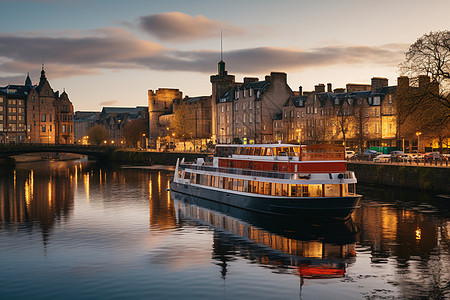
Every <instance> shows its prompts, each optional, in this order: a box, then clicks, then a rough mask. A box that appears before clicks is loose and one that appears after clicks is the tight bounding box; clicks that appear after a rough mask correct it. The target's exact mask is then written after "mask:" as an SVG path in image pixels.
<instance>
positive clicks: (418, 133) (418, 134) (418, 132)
mask: <svg viewBox="0 0 450 300" xmlns="http://www.w3.org/2000/svg"><path fill="white" fill-rule="evenodd" d="M421 134H422V132H420V131H417V132H416V135H417V153H419V139H420V135H421Z"/></svg>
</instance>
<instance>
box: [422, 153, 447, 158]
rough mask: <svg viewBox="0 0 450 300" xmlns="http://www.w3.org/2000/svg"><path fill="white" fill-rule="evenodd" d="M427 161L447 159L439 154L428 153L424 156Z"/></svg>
mask: <svg viewBox="0 0 450 300" xmlns="http://www.w3.org/2000/svg"><path fill="white" fill-rule="evenodd" d="M423 159H425V160H446V157H445V156H443V155H442V154H440V153H439V152H428V153H425V155H424V156H423Z"/></svg>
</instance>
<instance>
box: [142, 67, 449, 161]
mask: <svg viewBox="0 0 450 300" xmlns="http://www.w3.org/2000/svg"><path fill="white" fill-rule="evenodd" d="M210 82H211V87H212V91H211V96H202V97H195V98H192V97H184V98H183V95H182V92H181V91H179V90H178V89H158V90H156V91H152V90H150V91H149V93H148V100H149V138H150V139H149V145H150V146H151V147H158V146H159V145H160V143H159V141H160V140H161V138H164V137H166V138H167V140H170V139H171V138H175V140H176V139H177V138H178V139H181V140H186V139H188V140H189V139H194V140H195V139H200V140H203V141H205V142H207V141H210V142H211V143H228V144H230V143H274V142H279V141H281V142H294V143H300V142H301V143H303V144H313V143H337V144H344V145H346V146H348V147H351V148H360V149H362V148H368V147H372V146H377V147H397V148H400V149H404V150H405V151H408V152H412V151H417V150H420V151H424V150H426V149H427V150H428V149H429V148H433V146H434V147H436V145H434V144H433V138H434V136H433V135H432V134H429V135H427V133H422V132H417V131H418V130H419V127H417V128H416V129H415V128H409V129H408V130H401V128H400V127H401V126H400V125H401V124H400V122H399V121H398V115H399V114H398V111H397V109H398V105H397V101H398V98H399V97H400V96H401V95H400V94H404V95H406V94H408V95H409V96H411V93H410V91H411V90H416V89H419V90H420V89H422V90H428V91H429V90H430V87H431V89H432V90H434V91H435V92H438V91H439V86H437V85H435V84H433V83H431V82H430V78H429V77H427V76H420V77H419V80H418V85H417V86H412V85H410V82H409V79H408V77H399V78H398V85H397V86H390V85H389V82H388V79H386V78H380V77H374V78H372V79H371V82H370V84H354V83H349V84H347V85H346V87H345V88H335V89H333V87H332V84H331V83H328V84H327V85H326V86H325V84H318V85H316V86H315V87H314V90H313V91H303V88H302V87H301V86H300V87H299V88H298V90H296V91H294V90H292V89H291V88H290V87H289V85H288V83H287V74H286V73H281V72H272V73H271V74H270V75H268V76H265V78H264V80H259V79H258V78H253V77H246V78H244V79H243V82H236V80H235V76H234V75H230V74H228V72H227V71H226V70H225V63H224V62H223V61H220V62H219V64H218V73H217V74H216V75H212V76H211V77H210ZM412 101H414V99H413V100H412ZM180 109H181V110H184V111H186V112H188V113H187V115H186V116H185V118H184V121H185V122H186V124H188V123H193V124H195V130H194V129H193V128H192V126H188V125H186V127H189V128H190V133H189V134H186V133H183V134H180V133H178V132H177V129H176V126H172V124H171V123H173V122H175V123H176V121H177V119H179V118H180V114H178V116H177V111H178V110H180ZM412 127H414V124H413V126H412ZM174 131H175V132H174ZM178 131H179V130H178ZM418 134H420V135H421V139H420V141H419V138H418ZM447 139H448V137H447ZM447 147H448V146H447Z"/></svg>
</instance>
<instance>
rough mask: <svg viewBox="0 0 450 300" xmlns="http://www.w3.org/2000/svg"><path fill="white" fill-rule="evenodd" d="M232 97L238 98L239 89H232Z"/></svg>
mask: <svg viewBox="0 0 450 300" xmlns="http://www.w3.org/2000/svg"><path fill="white" fill-rule="evenodd" d="M234 98H235V99H239V90H235V91H234Z"/></svg>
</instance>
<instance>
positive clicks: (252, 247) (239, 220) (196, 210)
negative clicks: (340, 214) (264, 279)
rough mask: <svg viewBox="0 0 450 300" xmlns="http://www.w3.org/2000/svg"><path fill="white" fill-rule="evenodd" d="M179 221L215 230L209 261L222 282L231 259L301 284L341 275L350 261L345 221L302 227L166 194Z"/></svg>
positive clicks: (351, 233)
mask: <svg viewBox="0 0 450 300" xmlns="http://www.w3.org/2000/svg"><path fill="white" fill-rule="evenodd" d="M171 195H172V198H173V199H174V201H175V204H176V206H177V212H178V217H179V222H181V223H183V222H186V221H188V222H189V221H194V222H196V223H198V224H201V225H202V226H208V227H210V228H212V230H214V244H213V258H214V259H215V260H217V265H219V266H221V276H222V277H223V278H225V277H226V273H227V265H228V263H229V262H230V261H232V260H234V259H235V257H236V256H240V257H243V258H245V259H247V260H250V261H251V262H253V263H258V264H261V265H263V266H264V267H267V268H271V269H273V270H274V272H291V273H292V274H297V275H299V276H300V277H301V278H302V279H306V278H308V279H313V278H321V279H324V278H335V277H343V276H344V275H345V268H346V264H348V263H351V261H352V259H353V258H354V257H355V242H356V240H355V233H356V227H355V225H354V223H353V221H352V219H350V220H348V221H347V222H328V223H323V222H321V223H311V222H308V223H304V222H302V221H301V220H299V219H297V220H293V219H290V220H289V219H288V220H286V219H283V218H279V217H273V216H268V215H263V214H258V213H253V212H249V211H245V210H242V209H239V208H235V207H230V206H227V205H222V204H220V203H215V202H212V201H208V200H203V199H200V198H197V197H192V196H186V195H183V194H180V193H176V192H171Z"/></svg>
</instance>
